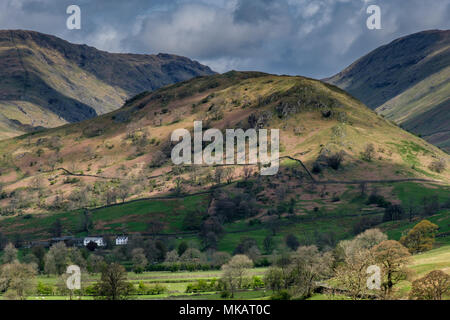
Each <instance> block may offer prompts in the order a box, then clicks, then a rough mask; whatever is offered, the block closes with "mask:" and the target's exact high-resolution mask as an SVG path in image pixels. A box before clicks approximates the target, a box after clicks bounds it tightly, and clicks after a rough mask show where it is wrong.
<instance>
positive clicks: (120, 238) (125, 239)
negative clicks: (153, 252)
mask: <svg viewBox="0 0 450 320" xmlns="http://www.w3.org/2000/svg"><path fill="white" fill-rule="evenodd" d="M127 243H128V237H127V236H118V237H116V246H123V245H126V244H127Z"/></svg>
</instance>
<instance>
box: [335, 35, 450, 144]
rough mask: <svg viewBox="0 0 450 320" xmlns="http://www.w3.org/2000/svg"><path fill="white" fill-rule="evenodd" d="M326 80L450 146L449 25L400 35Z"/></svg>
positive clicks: (407, 127) (424, 135)
mask: <svg viewBox="0 0 450 320" xmlns="http://www.w3.org/2000/svg"><path fill="white" fill-rule="evenodd" d="M326 81H327V82H329V83H332V84H335V85H337V86H339V87H340V88H342V89H344V90H346V91H347V92H349V93H350V94H352V95H354V96H355V97H356V98H358V99H360V100H361V101H362V102H364V103H365V104H366V105H367V106H369V107H370V108H372V109H376V111H377V112H379V113H380V114H382V115H384V116H386V117H387V118H388V119H390V120H393V121H395V122H397V123H398V124H401V125H402V127H404V128H405V129H407V130H409V131H412V132H414V133H416V134H420V135H422V136H423V137H424V138H425V139H426V140H427V141H429V142H431V143H433V144H436V145H437V146H440V147H442V148H443V149H445V150H447V151H449V150H450V149H449V146H450V124H449V114H450V112H449V110H450V108H449V104H450V30H445V31H440V30H431V31H424V32H419V33H416V34H412V35H409V36H406V37H403V38H400V39H397V40H395V41H393V42H391V43H389V44H387V45H385V46H382V47H380V48H378V49H376V50H374V51H372V52H370V53H369V54H367V55H366V56H364V57H362V58H360V59H359V60H357V61H356V62H354V63H353V64H352V65H350V66H349V67H348V68H346V69H345V70H343V71H342V72H340V73H339V74H337V75H335V76H333V77H331V78H329V79H326Z"/></svg>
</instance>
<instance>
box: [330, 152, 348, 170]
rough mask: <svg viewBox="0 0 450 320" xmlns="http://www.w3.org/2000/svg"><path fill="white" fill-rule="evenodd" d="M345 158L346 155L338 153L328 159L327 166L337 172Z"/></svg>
mask: <svg viewBox="0 0 450 320" xmlns="http://www.w3.org/2000/svg"><path fill="white" fill-rule="evenodd" d="M343 158H344V153H343V152H342V151H340V152H336V153H334V154H332V155H330V156H328V157H327V165H328V166H329V167H330V168H332V169H334V170H337V169H339V167H340V166H341V163H342V160H343Z"/></svg>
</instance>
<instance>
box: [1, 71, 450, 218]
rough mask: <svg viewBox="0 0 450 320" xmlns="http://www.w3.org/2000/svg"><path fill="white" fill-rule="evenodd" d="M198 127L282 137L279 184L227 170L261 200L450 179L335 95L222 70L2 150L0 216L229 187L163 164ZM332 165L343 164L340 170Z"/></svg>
mask: <svg viewBox="0 0 450 320" xmlns="http://www.w3.org/2000/svg"><path fill="white" fill-rule="evenodd" d="M195 120H203V128H204V129H206V128H219V129H222V130H223V129H226V128H243V129H246V128H250V127H255V128H268V129H271V128H272V129H276V128H278V129H280V153H281V154H280V155H281V157H282V159H283V161H282V168H281V169H280V173H279V174H278V175H277V176H275V177H261V176H259V175H258V174H257V171H258V168H257V166H254V167H253V168H252V170H253V173H254V175H253V174H250V175H249V172H248V171H246V170H244V168H243V166H229V167H230V168H231V169H232V171H231V172H230V174H229V178H230V179H229V181H237V180H240V179H242V178H243V177H247V178H249V177H253V176H254V177H256V178H258V177H259V178H258V185H259V186H260V187H262V186H264V185H267V186H266V187H265V188H263V189H262V190H260V192H262V193H264V194H265V196H264V197H268V198H272V197H275V194H276V193H277V192H279V190H278V191H277V188H276V187H275V185H276V183H277V182H278V183H281V182H282V181H284V179H285V175H286V174H289V175H292V174H294V176H295V177H296V178H294V179H293V180H291V178H292V177H291V176H290V178H289V182H286V181H285V182H284V183H282V184H283V185H284V186H285V187H291V188H292V190H293V191H294V192H295V193H296V194H298V195H301V194H308V193H311V190H309V189H308V190H309V191H305V190H304V189H303V188H309V187H311V188H313V190H317V188H318V186H320V185H326V184H329V183H331V184H333V183H334V182H335V183H336V184H337V185H340V184H342V185H345V184H348V183H350V184H356V185H358V184H360V183H361V182H367V183H371V182H377V181H378V182H380V183H383V182H386V183H390V182H392V181H391V180H396V181H397V180H401V181H408V180H410V179H428V180H434V181H436V183H440V184H444V185H448V183H449V181H450V170H449V169H448V168H446V169H442V170H440V172H437V171H436V170H434V169H433V170H432V169H431V168H432V166H430V165H431V164H432V163H435V162H437V161H443V162H444V164H445V162H448V160H449V156H448V155H447V154H445V153H443V152H442V151H441V150H439V149H438V148H436V147H434V146H432V145H430V144H428V143H427V142H425V141H423V140H422V139H420V138H418V137H417V136H414V135H412V134H410V133H408V132H406V131H403V130H402V129H400V128H399V127H397V126H395V125H393V124H391V123H390V122H388V121H386V120H384V119H383V118H382V117H381V116H379V115H377V114H376V113H375V112H374V111H372V110H370V109H368V108H367V107H366V106H364V105H363V104H362V103H360V102H359V101H357V100H356V99H354V98H352V97H351V96H349V95H348V94H346V93H345V92H344V91H342V90H340V89H338V88H336V87H334V86H331V85H327V84H325V83H322V82H320V81H317V80H312V79H307V78H303V77H288V76H274V75H268V74H263V73H255V72H229V73H226V74H223V75H213V76H208V77H200V78H195V79H192V80H190V81H186V82H182V83H179V84H176V85H171V86H168V87H165V88H162V89H160V90H157V91H155V92H153V93H145V94H141V95H139V96H136V97H135V98H133V99H131V100H130V101H129V102H128V103H127V104H126V105H125V106H124V107H123V108H121V109H119V110H116V111H114V112H112V113H108V114H105V115H102V116H100V117H98V118H95V119H91V120H86V121H83V122H81V123H77V124H70V125H65V126H62V127H59V128H55V129H49V130H46V131H44V132H39V133H33V134H28V135H25V136H21V137H17V138H14V139H9V140H5V141H2V142H0V160H1V166H0V168H1V171H0V173H1V176H0V181H1V183H2V185H3V196H2V198H3V200H1V204H2V207H3V208H4V214H17V213H18V212H22V213H25V212H36V211H38V212H39V211H41V212H42V211H52V210H61V208H66V209H67V208H78V207H83V206H94V207H95V206H99V205H103V204H105V203H114V202H116V201H118V200H119V199H122V200H130V199H135V198H140V197H149V196H167V195H171V194H173V193H174V192H176V193H180V192H182V193H190V194H191V193H197V192H204V191H208V192H209V190H210V188H211V187H212V186H214V185H215V184H216V183H218V182H220V181H222V182H223V181H225V180H228V178H227V179H225V174H224V173H222V174H223V175H222V176H221V177H222V178H220V177H219V178H217V172H216V170H217V169H216V168H214V167H210V166H201V167H199V166H198V167H194V168H193V167H174V166H173V165H172V163H171V161H170V153H171V149H172V146H173V145H174V143H171V142H170V141H169V137H170V134H171V133H172V132H173V130H175V129H177V128H186V129H188V130H192V127H193V122H194V121H195ZM336 158H339V159H341V160H342V161H337V162H339V163H338V164H337V165H335V163H336ZM295 159H297V160H301V161H302V163H303V164H304V165H305V167H306V170H305V167H303V166H301V165H300V163H299V162H298V161H296V160H295ZM217 179H218V180H217ZM302 181H303V182H302ZM333 181H334V182H333ZM298 183H300V185H298ZM311 183H312V185H311ZM291 184H292V185H291ZM320 188H321V189H322V187H320ZM333 188H335V189H333ZM333 188H331V189H333V190H334V191H333V192H342V191H343V190H340V189H339V188H340V187H339V186H337V187H333ZM389 188H390V187H389V186H388V187H387V189H386V194H389ZM111 190H115V192H117V193H115V194H110V193H109V192H110V191H111ZM339 190H340V191H339ZM327 192H328V191H327ZM329 192H332V191H331V190H329ZM313 194H315V191H314V192H313ZM330 194H331V193H330ZM309 200H311V199H309ZM19 204H20V205H19Z"/></svg>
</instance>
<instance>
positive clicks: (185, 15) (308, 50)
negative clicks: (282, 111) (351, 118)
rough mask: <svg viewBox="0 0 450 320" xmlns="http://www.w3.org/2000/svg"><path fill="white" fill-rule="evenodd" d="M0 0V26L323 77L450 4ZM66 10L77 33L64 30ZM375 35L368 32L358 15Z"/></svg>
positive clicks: (433, 22) (446, 20)
mask: <svg viewBox="0 0 450 320" xmlns="http://www.w3.org/2000/svg"><path fill="white" fill-rule="evenodd" d="M407 2H408V4H407V5H405V1H404V0H377V1H373V0H353V1H352V0H193V1H188V0H173V1H164V0H127V1H123V0H96V1H91V0H2V1H1V2H0V28H3V29H17V28H21V29H32V30H36V31H40V32H45V33H51V34H55V35H56V36H59V37H62V38H64V39H66V40H69V41H72V42H76V43H86V44H88V45H93V46H96V47H98V48H99V49H103V50H109V51H115V52H137V53H158V52H169V53H174V54H179V55H185V56H188V57H190V58H193V59H196V60H199V61H200V62H203V63H206V64H208V65H210V66H211V67H212V68H213V69H215V70H217V71H219V72H222V71H227V70H229V69H231V68H233V69H238V70H260V71H265V72H271V73H278V74H301V75H305V76H311V77H316V78H320V77H325V76H329V75H332V74H334V73H335V72H338V71H340V70H341V69H342V68H344V67H345V66H347V65H348V64H350V63H351V62H353V61H354V60H355V59H357V58H359V57H360V56H362V55H364V54H365V53H367V52H369V51H370V50H373V49H375V48H376V47H378V46H380V45H383V44H385V43H387V42H390V41H392V40H393V39H395V38H397V37H400V36H404V35H407V34H410V33H413V32H418V31H422V30H426V29H448V28H449V26H450V0H429V1H423V0H408V1H407ZM69 4H78V5H80V7H81V9H82V30H77V31H69V30H67V29H66V28H65V20H66V18H67V15H66V13H65V9H66V8H67V6H68V5H69ZM369 4H377V5H379V6H380V7H381V10H382V27H383V29H382V30H374V31H370V30H368V29H367V28H366V19H367V17H368V15H367V14H366V11H365V10H366V8H367V6H368V5H369Z"/></svg>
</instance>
